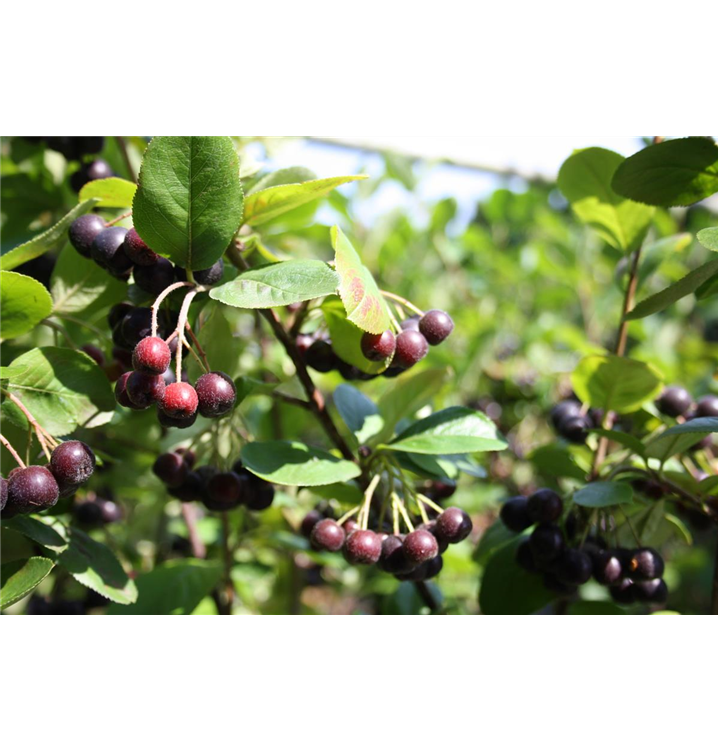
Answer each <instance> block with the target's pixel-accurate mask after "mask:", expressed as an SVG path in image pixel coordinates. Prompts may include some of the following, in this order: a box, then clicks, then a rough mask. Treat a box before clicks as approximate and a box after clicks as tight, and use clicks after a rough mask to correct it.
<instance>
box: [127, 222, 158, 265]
mask: <svg viewBox="0 0 718 750" xmlns="http://www.w3.org/2000/svg"><path fill="white" fill-rule="evenodd" d="M125 253H126V255H127V257H128V258H129V259H130V260H131V261H132V262H133V263H134V264H135V265H136V266H153V265H154V264H155V263H157V261H158V260H159V259H160V256H159V255H157V253H155V252H154V251H152V250H150V248H149V247H148V246H147V243H146V242H145V241H144V240H143V239H142V237H140V235H139V234H137V230H136V229H135V228H134V227H133V228H132V229H130V230H129V232H127V236H126V237H125Z"/></svg>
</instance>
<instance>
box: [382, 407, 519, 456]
mask: <svg viewBox="0 0 718 750" xmlns="http://www.w3.org/2000/svg"><path fill="white" fill-rule="evenodd" d="M507 446H508V444H507V442H506V441H505V440H504V438H503V436H502V435H501V434H500V433H499V431H498V430H497V429H496V425H495V424H494V423H493V422H492V421H491V419H489V417H487V416H486V414H484V413H483V412H480V411H474V410H473V409H468V408H467V407H464V406H451V407H449V408H448V409H443V410H442V411H437V412H435V413H434V414H432V415H431V416H429V417H426V419H422V420H420V421H419V422H416V423H415V424H413V425H411V427H409V428H408V429H406V430H404V431H403V432H402V433H401V434H400V435H399V436H398V437H397V438H396V439H395V440H393V441H392V442H391V443H390V444H389V445H387V446H385V447H386V448H388V449H390V450H397V451H406V452H407V453H431V454H437V453H439V454H441V453H479V452H485V451H499V450H503V449H504V448H506V447H507Z"/></svg>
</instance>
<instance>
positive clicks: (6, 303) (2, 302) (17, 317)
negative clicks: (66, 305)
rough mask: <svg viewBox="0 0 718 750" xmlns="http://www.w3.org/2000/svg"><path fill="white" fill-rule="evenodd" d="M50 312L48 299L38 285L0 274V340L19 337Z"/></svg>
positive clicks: (16, 276) (31, 280)
mask: <svg viewBox="0 0 718 750" xmlns="http://www.w3.org/2000/svg"><path fill="white" fill-rule="evenodd" d="M51 312H52V297H50V295H49V294H48V293H47V289H45V287H44V286H43V285H42V284H41V283H40V282H39V281H35V279H31V278H30V277H29V276H23V275H22V274H21V273H13V272H12V271H0V338H3V339H13V338H15V337H16V336H22V334H23V333H27V332H28V331H31V330H32V329H33V328H34V327H35V326H36V325H37V324H38V323H39V322H40V321H41V320H43V319H44V318H46V317H47V316H48V315H49V314H50V313H51Z"/></svg>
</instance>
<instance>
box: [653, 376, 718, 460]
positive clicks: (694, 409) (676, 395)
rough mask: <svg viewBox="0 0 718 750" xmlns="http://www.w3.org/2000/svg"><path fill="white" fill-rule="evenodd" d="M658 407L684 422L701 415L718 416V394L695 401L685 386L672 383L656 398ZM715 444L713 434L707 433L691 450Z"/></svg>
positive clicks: (666, 413)
mask: <svg viewBox="0 0 718 750" xmlns="http://www.w3.org/2000/svg"><path fill="white" fill-rule="evenodd" d="M656 408H657V409H658V411H660V412H661V414H665V415H666V416H667V417H673V418H674V419H677V420H680V421H682V422H690V421H692V420H693V419H698V418H700V417H718V396H715V395H712V394H709V395H707V396H703V397H702V398H699V399H698V400H697V401H696V402H695V403H694V402H693V397H692V396H691V394H690V393H688V391H687V390H686V389H685V388H682V387H681V386H678V385H672V386H670V387H668V388H665V389H664V390H663V392H662V393H661V395H660V396H659V397H658V398H657V399H656ZM712 444H713V440H712V436H711V435H706V436H705V437H704V438H703V439H702V440H701V441H700V442H699V443H696V444H695V445H693V446H692V447H691V449H690V450H692V451H696V450H703V449H705V448H708V447H710V446H711V445H712Z"/></svg>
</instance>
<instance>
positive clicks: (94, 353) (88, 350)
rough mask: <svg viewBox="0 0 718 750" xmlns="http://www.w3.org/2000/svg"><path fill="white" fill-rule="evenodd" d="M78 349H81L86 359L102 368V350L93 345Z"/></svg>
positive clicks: (103, 361) (103, 356)
mask: <svg viewBox="0 0 718 750" xmlns="http://www.w3.org/2000/svg"><path fill="white" fill-rule="evenodd" d="M80 349H82V351H83V352H85V354H87V356H88V357H92V359H94V360H95V362H97V364H98V365H99V366H100V367H104V365H105V355H104V354H103V352H102V349H99V348H98V347H96V346H94V345H93V344H83V345H82V346H81V347H80Z"/></svg>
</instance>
